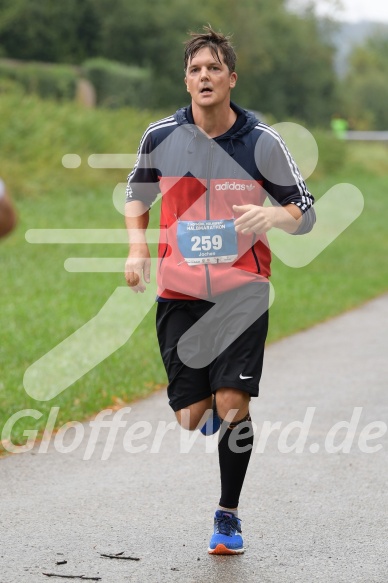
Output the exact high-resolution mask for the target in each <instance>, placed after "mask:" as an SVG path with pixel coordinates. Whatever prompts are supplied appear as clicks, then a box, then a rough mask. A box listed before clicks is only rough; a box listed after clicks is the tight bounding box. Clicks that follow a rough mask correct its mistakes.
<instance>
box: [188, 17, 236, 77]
mask: <svg viewBox="0 0 388 583" xmlns="http://www.w3.org/2000/svg"><path fill="white" fill-rule="evenodd" d="M203 29H204V31H205V32H203V33H196V32H190V33H189V35H190V37H191V38H190V39H189V40H188V41H186V42H185V71H186V69H187V65H188V63H189V61H190V60H191V59H192V58H193V57H195V55H196V54H197V53H198V52H199V51H200V50H201V49H204V48H206V47H208V48H209V49H210V51H211V52H212V54H213V56H214V57H215V58H216V59H217V61H219V62H220V63H221V62H222V61H221V58H220V54H219V51H221V54H222V56H223V57H224V61H225V64H226V65H227V67H228V69H229V71H230V72H231V73H233V71H234V70H235V68H236V60H237V55H236V53H235V51H234V48H233V46H232V44H231V42H230V39H231V37H230V36H225V35H223V34H222V33H221V32H216V31H215V30H213V29H212V27H211V26H210V24H209V25H208V26H204V27H203Z"/></svg>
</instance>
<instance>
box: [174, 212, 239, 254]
mask: <svg viewBox="0 0 388 583" xmlns="http://www.w3.org/2000/svg"><path fill="white" fill-rule="evenodd" d="M177 238H178V247H179V251H180V252H181V254H182V255H183V257H184V260H185V261H186V263H188V265H201V264H203V263H231V262H233V261H234V260H235V259H237V235H236V231H235V228H234V220H233V219H230V220H217V221H178V230H177Z"/></svg>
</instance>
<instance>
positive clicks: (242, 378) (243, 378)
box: [240, 374, 253, 381]
mask: <svg viewBox="0 0 388 583" xmlns="http://www.w3.org/2000/svg"><path fill="white" fill-rule="evenodd" d="M240 379H241V380H242V381H245V379H253V377H244V376H243V375H242V374H240Z"/></svg>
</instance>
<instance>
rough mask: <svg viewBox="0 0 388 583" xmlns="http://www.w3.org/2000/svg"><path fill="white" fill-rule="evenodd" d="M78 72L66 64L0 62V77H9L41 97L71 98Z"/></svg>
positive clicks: (75, 86) (74, 90) (73, 94)
mask: <svg viewBox="0 0 388 583" xmlns="http://www.w3.org/2000/svg"><path fill="white" fill-rule="evenodd" d="M78 76H79V74H78V72H77V70H76V69H75V68H74V67H71V66H68V65H47V64H43V63H23V62H12V61H1V62H0V79H10V80H12V81H14V82H16V83H18V84H19V85H21V86H22V87H23V88H24V90H25V91H26V92H28V93H36V94H38V95H40V97H43V98H54V99H59V100H62V99H73V98H74V97H75V94H76V88H77V80H78Z"/></svg>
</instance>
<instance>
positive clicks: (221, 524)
mask: <svg viewBox="0 0 388 583" xmlns="http://www.w3.org/2000/svg"><path fill="white" fill-rule="evenodd" d="M216 522H217V532H218V533H219V534H225V535H226V536H232V534H233V533H234V531H235V530H237V532H241V528H240V525H239V523H238V520H237V518H236V517H235V516H231V517H229V516H225V515H224V516H222V517H221V518H216Z"/></svg>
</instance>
